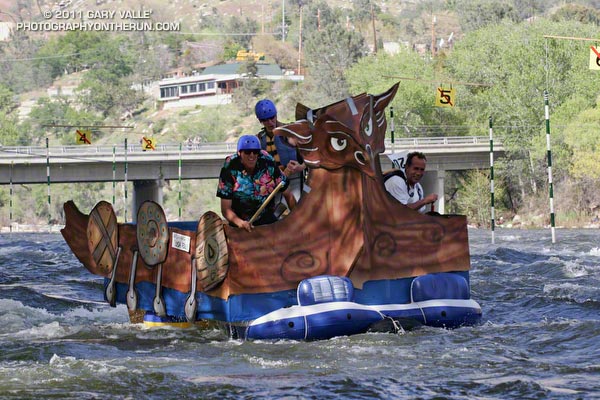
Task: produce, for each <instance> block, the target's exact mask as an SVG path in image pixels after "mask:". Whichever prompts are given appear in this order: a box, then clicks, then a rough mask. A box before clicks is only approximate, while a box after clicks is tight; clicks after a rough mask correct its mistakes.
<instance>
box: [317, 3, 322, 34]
mask: <svg viewBox="0 0 600 400" xmlns="http://www.w3.org/2000/svg"><path fill="white" fill-rule="evenodd" d="M317 31H319V32H321V9H320V8H317Z"/></svg>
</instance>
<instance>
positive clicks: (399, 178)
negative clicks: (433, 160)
mask: <svg viewBox="0 0 600 400" xmlns="http://www.w3.org/2000/svg"><path fill="white" fill-rule="evenodd" d="M426 165H427V158H426V157H425V154H423V153H420V152H416V151H415V152H412V153H408V155H407V156H406V167H405V168H404V171H402V170H400V169H396V170H393V171H391V172H388V173H386V174H385V176H384V177H383V179H384V182H385V188H386V190H387V191H388V192H389V193H390V194H391V195H392V196H394V198H395V199H396V200H398V201H399V202H400V203H402V204H404V205H406V206H408V207H410V208H412V209H413V210H418V211H419V212H420V213H425V212H426V211H427V207H425V206H426V205H427V204H433V203H435V201H436V200H437V199H438V195H437V194H435V193H433V194H430V195H428V196H425V193H424V192H423V187H422V186H421V184H420V183H419V181H420V180H421V178H423V175H424V174H425V167H426Z"/></svg>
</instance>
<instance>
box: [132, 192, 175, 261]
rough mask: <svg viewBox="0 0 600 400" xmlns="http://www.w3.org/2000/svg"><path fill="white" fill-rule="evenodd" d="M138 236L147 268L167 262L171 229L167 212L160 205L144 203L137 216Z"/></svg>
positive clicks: (138, 242) (150, 202)
mask: <svg viewBox="0 0 600 400" xmlns="http://www.w3.org/2000/svg"><path fill="white" fill-rule="evenodd" d="M136 236H137V245H138V249H139V252H140V256H141V257H142V260H144V263H146V265H147V266H149V267H152V266H154V265H156V264H160V263H162V262H163V261H165V259H166V258H167V250H168V249H169V227H168V225H167V217H166V216H165V212H164V211H163V209H162V207H161V206H160V205H159V204H158V203H155V202H153V201H145V202H144V203H142V205H141V206H140V209H139V210H138V214H137V231H136Z"/></svg>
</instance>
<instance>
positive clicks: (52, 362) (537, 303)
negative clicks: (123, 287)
mask: <svg viewBox="0 0 600 400" xmlns="http://www.w3.org/2000/svg"><path fill="white" fill-rule="evenodd" d="M469 236H470V246H471V255H472V257H471V264H472V271H471V283H472V297H473V298H474V299H475V300H477V301H478V302H479V303H480V304H481V306H482V309H483V323H482V324H481V325H478V326H474V327H465V328H459V329H455V330H444V329H437V328H428V327H425V328H420V329H416V330H412V331H409V332H405V333H401V334H389V333H369V334H364V335H357V336H352V337H339V338H334V339H331V340H325V341H317V342H294V341H276V342H261V341H256V342H241V341H237V340H229V339H228V338H226V337H225V336H223V334H222V333H221V332H220V331H218V330H206V329H205V330H203V329H201V328H198V327H193V328H190V329H175V328H146V327H144V326H142V325H132V324H129V322H128V316H127V309H126V307H125V306H123V305H120V306H118V307H117V308H111V307H109V306H108V305H106V304H105V303H104V302H103V300H102V279H101V278H99V277H97V276H94V275H92V274H90V273H88V272H87V270H85V268H83V267H82V266H81V265H80V264H79V262H78V261H77V260H76V259H75V257H74V256H73V255H72V254H71V252H70V251H69V249H68V247H67V245H66V244H65V243H64V241H63V239H62V236H60V234H55V233H47V234H24V233H12V234H2V235H0V353H1V354H0V398H2V399H52V398H56V399H155V398H156V399H174V398H179V399H188V398H189V399H272V398H277V399H282V398H283V399H334V398H335V399H338V398H339V399H563V398H564V399H592V398H600V230H558V231H557V243H556V244H552V243H551V237H550V231H548V230H544V231H542V230H508V229H507V230H499V231H496V244H494V245H492V244H491V240H490V233H489V232H487V231H482V230H474V229H472V230H470V231H469Z"/></svg>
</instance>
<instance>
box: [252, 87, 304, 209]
mask: <svg viewBox="0 0 600 400" xmlns="http://www.w3.org/2000/svg"><path fill="white" fill-rule="evenodd" d="M254 112H255V114H256V118H257V119H258V121H259V122H260V123H261V125H262V126H263V128H262V129H261V131H260V132H259V133H258V135H257V137H258V139H259V140H260V144H261V147H262V149H263V150H266V151H267V152H268V153H269V154H270V155H271V156H272V157H273V158H274V159H275V163H276V164H277V166H278V167H279V168H280V169H281V172H283V174H284V175H285V176H287V177H288V178H289V180H290V188H291V191H292V193H293V194H294V197H295V198H296V200H300V196H301V195H302V190H303V184H304V169H305V168H306V166H305V164H304V162H303V160H302V157H301V156H300V154H298V150H297V149H296V148H295V147H293V146H292V145H291V144H290V143H288V141H287V138H285V137H283V136H275V135H274V134H273V129H275V128H277V127H278V126H282V125H284V124H283V123H281V122H279V121H278V119H277V108H276V107H275V104H274V103H273V102H272V101H271V100H269V99H263V100H260V101H258V102H257V103H256V105H255V107H254Z"/></svg>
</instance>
